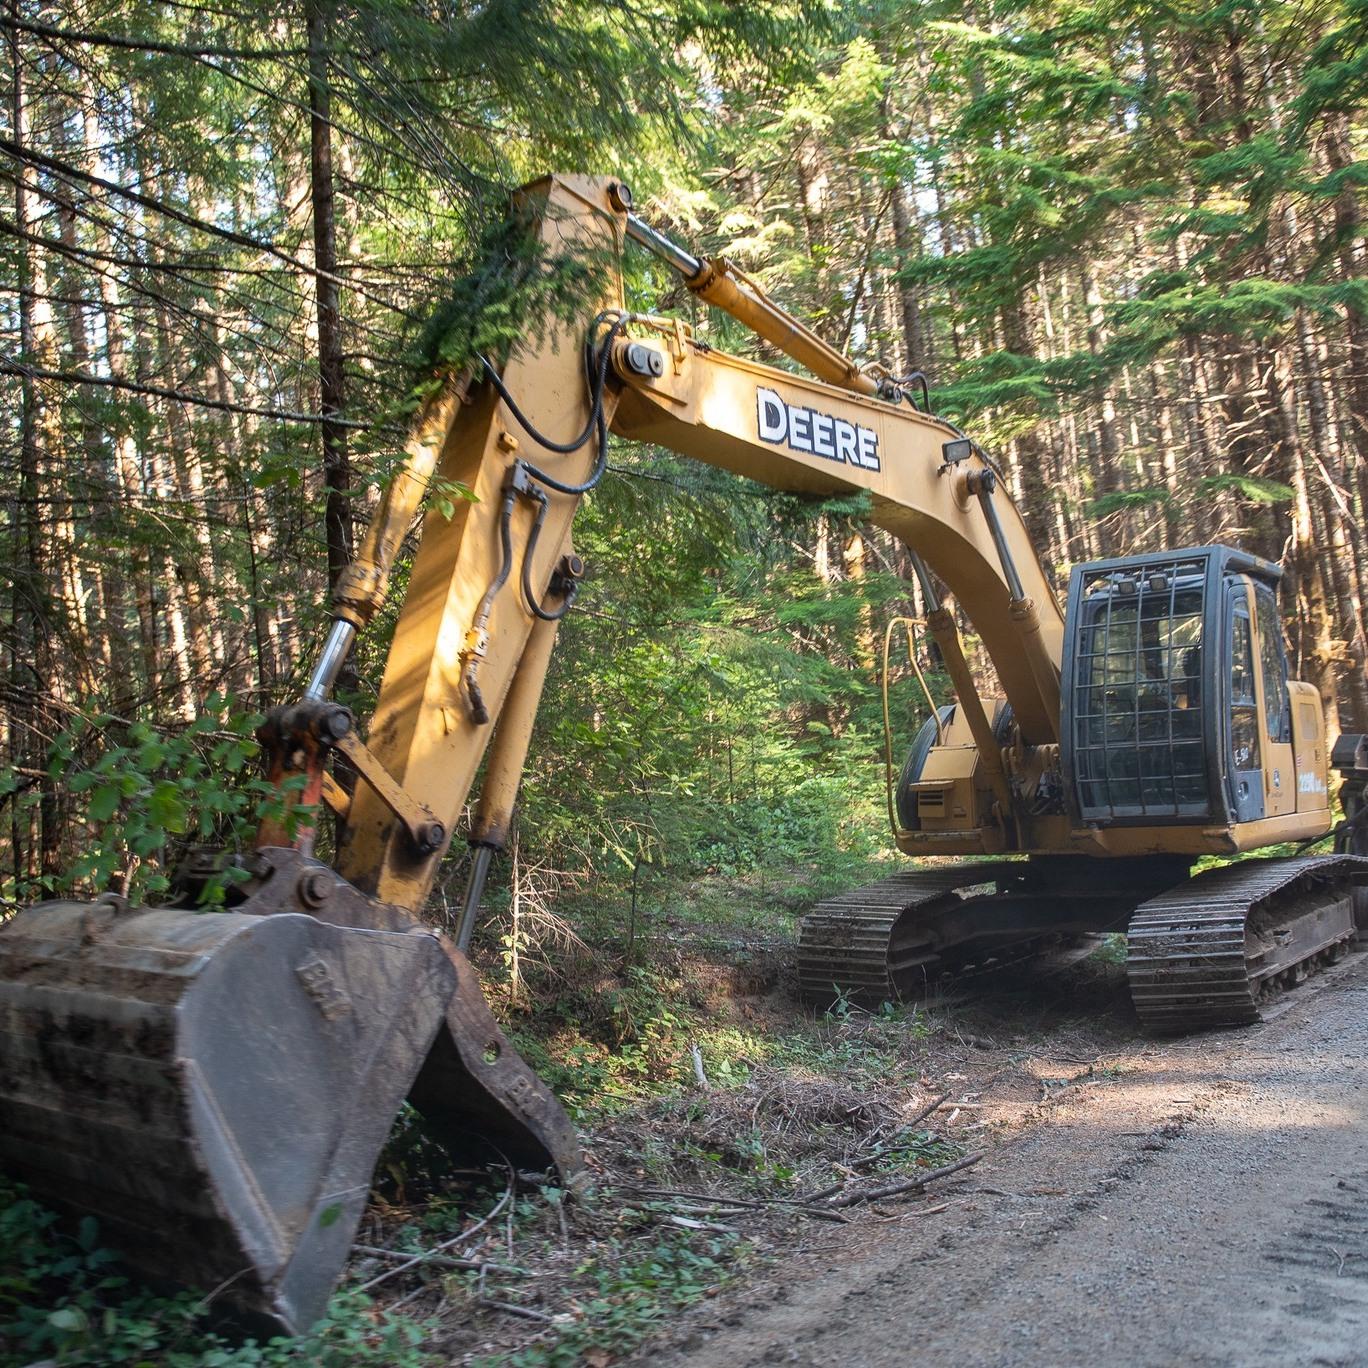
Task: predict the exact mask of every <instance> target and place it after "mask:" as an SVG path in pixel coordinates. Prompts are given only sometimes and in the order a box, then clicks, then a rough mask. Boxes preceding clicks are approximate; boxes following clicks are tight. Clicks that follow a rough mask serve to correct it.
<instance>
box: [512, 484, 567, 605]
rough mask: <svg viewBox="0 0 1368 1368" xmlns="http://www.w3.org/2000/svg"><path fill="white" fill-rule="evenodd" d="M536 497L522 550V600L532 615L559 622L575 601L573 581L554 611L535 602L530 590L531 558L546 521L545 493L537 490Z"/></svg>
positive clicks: (535, 550)
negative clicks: (538, 501) (534, 509)
mask: <svg viewBox="0 0 1368 1368" xmlns="http://www.w3.org/2000/svg"><path fill="white" fill-rule="evenodd" d="M537 497H538V498H539V500H540V503H539V506H538V508H537V519H536V521H535V522H534V523H533V524H532V530H531V531H530V532H529V533H528V534H527V546H526V548H525V549H524V551H523V563H522V593H523V602H524V603H526V604H527V610H528V612H530V613H531V614H532V616H533V617H537V618H540V619H541V620H542V621H543V622H559V621H560V620H561V618H563V617H564V616H565V615H566V613H568V612H569V611H570V605H571V604H572V603H574V601H575V583H574V581H573V580H571V581H570V582H569V583H568V584H567V585H566V586H565V589H564V592H563V601H562V603H561V606H560V607H559V608H558V609H556V610H555V612H551V611H549V610H548V609H546V608H543V607H542V606H541V604H539V603H538V602H537V597H536V595H535V594H534V593H533V592H532V559H533V557H534V556H535V555H536V553H537V538H538V537H540V536H541V530H542V524H543V523H544V522H545V521H546V502H547V500H546V495H545V494H543V493H542V492H541V491H540V490H538V491H537Z"/></svg>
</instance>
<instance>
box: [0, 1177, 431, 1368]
mask: <svg viewBox="0 0 1368 1368" xmlns="http://www.w3.org/2000/svg"><path fill="white" fill-rule="evenodd" d="M207 1307H208V1302H207V1301H206V1300H205V1299H203V1298H201V1297H200V1296H198V1295H197V1294H195V1293H193V1292H183V1293H180V1294H179V1295H177V1296H172V1297H164V1296H157V1295H154V1294H152V1293H150V1292H148V1291H146V1290H145V1289H143V1288H141V1287H139V1286H138V1285H137V1284H136V1283H135V1282H133V1281H130V1279H129V1278H128V1277H127V1276H125V1275H124V1274H123V1272H122V1271H121V1270H120V1268H119V1266H118V1263H117V1261H116V1259H115V1256H114V1255H113V1254H112V1253H111V1252H110V1251H109V1250H107V1249H104V1248H102V1247H101V1245H100V1243H99V1229H98V1226H97V1225H96V1222H95V1221H94V1219H93V1218H91V1217H85V1218H84V1219H83V1220H82V1221H81V1222H80V1224H79V1226H78V1227H77V1230H76V1233H75V1234H74V1235H66V1234H63V1233H62V1232H61V1229H60V1227H59V1226H58V1223H57V1218H56V1217H55V1216H54V1215H53V1214H52V1213H51V1212H50V1211H47V1210H45V1209H44V1208H42V1207H41V1206H39V1205H38V1204H37V1203H36V1202H34V1201H33V1200H32V1199H31V1198H29V1197H28V1196H26V1195H25V1193H24V1191H23V1190H22V1189H21V1188H15V1187H11V1186H0V1368H23V1365H27V1364H32V1363H34V1362H36V1361H38V1360H40V1359H42V1360H47V1361H50V1362H52V1363H54V1364H58V1365H61V1366H62V1368H68V1365H69V1366H70V1368H78V1365H88V1366H89V1368H104V1366H105V1365H112V1364H128V1365H132V1366H134V1368H286V1365H290V1364H308V1365H311V1368H362V1365H367V1364H373V1365H375V1368H423V1365H425V1364H429V1363H433V1362H434V1360H433V1358H432V1356H431V1355H429V1354H426V1353H424V1352H423V1350H422V1349H421V1347H420V1346H421V1342H422V1339H423V1336H424V1329H423V1327H422V1326H420V1325H418V1324H416V1323H414V1322H412V1321H408V1320H402V1319H396V1318H390V1317H385V1316H377V1315H376V1313H375V1311H374V1309H373V1307H372V1305H371V1303H370V1300H369V1298H367V1297H364V1296H361V1295H359V1294H357V1293H350V1292H339V1293H337V1294H336V1295H335V1296H334V1297H333V1299H332V1302H331V1303H330V1305H329V1308H328V1314H327V1315H326V1317H325V1318H324V1319H323V1320H322V1321H320V1322H319V1324H318V1325H317V1326H315V1327H314V1328H313V1330H311V1331H310V1332H309V1333H308V1334H307V1335H302V1336H300V1337H298V1338H296V1339H273V1340H270V1341H269V1342H267V1343H264V1344H263V1343H261V1342H259V1341H257V1340H255V1339H247V1340H245V1341H235V1340H230V1339H227V1338H225V1337H224V1336H223V1335H221V1334H219V1333H217V1332H215V1331H213V1330H210V1329H207V1328H205V1323H204V1322H205V1317H206V1311H207Z"/></svg>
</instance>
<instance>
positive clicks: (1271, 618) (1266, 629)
mask: <svg viewBox="0 0 1368 1368" xmlns="http://www.w3.org/2000/svg"><path fill="white" fill-rule="evenodd" d="M1254 599H1255V602H1256V603H1257V604H1258V610H1259V665H1260V669H1261V671H1262V673H1263V693H1264V723H1265V725H1266V727H1267V731H1268V739H1269V740H1270V741H1274V742H1279V741H1290V740H1291V739H1292V715H1291V708H1290V706H1289V704H1288V698H1287V656H1286V655H1285V654H1284V653H1283V639H1282V623H1281V621H1279V618H1278V606H1277V603H1276V602H1275V601H1274V598H1273V593H1272V591H1271V590H1269V589H1265V588H1264V587H1263V586H1260V587H1259V588H1258V589H1257V590H1256V592H1255V595H1254Z"/></svg>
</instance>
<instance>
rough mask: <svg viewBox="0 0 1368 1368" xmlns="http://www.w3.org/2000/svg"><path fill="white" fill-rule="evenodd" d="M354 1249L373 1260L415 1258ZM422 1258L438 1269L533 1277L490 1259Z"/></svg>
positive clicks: (391, 1251) (393, 1252)
mask: <svg viewBox="0 0 1368 1368" xmlns="http://www.w3.org/2000/svg"><path fill="white" fill-rule="evenodd" d="M352 1248H353V1249H354V1250H356V1252H357V1253H358V1254H369V1255H370V1256H371V1258H373V1259H399V1260H401V1261H409V1260H412V1259H413V1258H414V1257H415V1256H414V1255H413V1254H407V1253H405V1252H404V1251H402V1250H399V1249H381V1248H380V1247H379V1246H378V1245H363V1244H356V1245H352ZM421 1257H422V1259H423V1262H424V1263H429V1264H435V1265H436V1266H437V1267H438V1268H464V1269H468V1270H470V1271H471V1272H472V1273H483V1272H490V1273H507V1274H511V1275H513V1276H515V1277H519V1278H527V1277H530V1276H531V1274H530V1272H529V1271H528V1270H527V1269H526V1268H519V1267H518V1266H517V1265H516V1264H506V1263H491V1262H490V1261H489V1260H488V1259H457V1258H453V1257H452V1256H451V1255H450V1254H430V1253H424V1254H423V1255H422V1256H421Z"/></svg>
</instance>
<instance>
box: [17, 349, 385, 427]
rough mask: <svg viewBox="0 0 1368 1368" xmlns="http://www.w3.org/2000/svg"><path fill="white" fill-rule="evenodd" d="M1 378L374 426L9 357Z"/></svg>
mask: <svg viewBox="0 0 1368 1368" xmlns="http://www.w3.org/2000/svg"><path fill="white" fill-rule="evenodd" d="M0 375H15V376H18V377H19V378H20V379H25V378H27V379H30V380H55V381H57V382H59V383H61V384H64V385H101V386H104V387H105V388H106V389H117V390H125V391H127V392H128V393H130V394H142V395H147V396H149V397H150V398H154V399H169V400H171V401H172V402H173V403H177V404H191V405H194V406H195V407H196V408H207V409H217V410H218V411H219V412H221V413H243V414H248V415H250V416H252V417H255V418H274V419H277V420H278V421H280V422H282V423H323V422H328V423H338V424H341V425H342V426H344V427H349V428H363V429H366V430H370V429H371V428H372V426H373V425H372V424H370V423H363V422H360V421H358V420H357V419H354V418H339V417H337V416H336V415H335V414H323V413H297V412H294V411H293V410H291V409H276V408H262V407H260V406H259V405H256V404H234V403H230V402H229V401H228V400H226V399H209V398H207V397H206V396H204V395H202V394H187V393H185V391H184V390H177V389H167V388H165V387H164V386H162V385H146V384H139V383H137V382H136V381H133V380H120V379H117V378H115V377H114V376H112V375H88V374H86V373H84V372H82V371H55V370H47V369H45V368H44V367H42V366H30V365H28V364H26V363H25V362H23V361H18V360H16V359H14V358H13V357H9V356H0ZM396 430H398V429H396Z"/></svg>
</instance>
